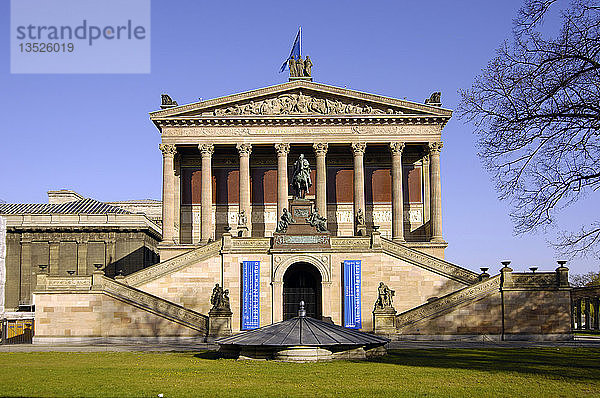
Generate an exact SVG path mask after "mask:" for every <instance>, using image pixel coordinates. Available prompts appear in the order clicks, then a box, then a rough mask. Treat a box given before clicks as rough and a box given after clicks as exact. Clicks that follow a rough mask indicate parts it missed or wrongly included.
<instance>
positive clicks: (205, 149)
mask: <svg viewBox="0 0 600 398" xmlns="http://www.w3.org/2000/svg"><path fill="white" fill-rule="evenodd" d="M198 149H199V150H200V153H201V154H202V156H203V157H204V156H212V154H213V153H214V152H215V146H214V145H213V144H200V145H198Z"/></svg>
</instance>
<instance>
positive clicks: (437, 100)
mask: <svg viewBox="0 0 600 398" xmlns="http://www.w3.org/2000/svg"><path fill="white" fill-rule="evenodd" d="M425 104H427V105H437V106H441V105H442V93H441V92H439V91H436V92H434V93H432V94H431V96H430V97H429V98H427V99H426V100H425Z"/></svg>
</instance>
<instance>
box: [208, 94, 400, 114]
mask: <svg viewBox="0 0 600 398" xmlns="http://www.w3.org/2000/svg"><path fill="white" fill-rule="evenodd" d="M403 113H404V112H402V110H400V109H398V108H396V109H394V108H391V107H388V108H384V107H382V106H381V105H379V104H370V103H367V102H354V101H350V100H349V99H346V98H344V99H337V98H327V97H316V96H314V95H306V94H305V93H303V92H302V91H301V90H299V91H297V92H291V93H286V94H280V95H278V96H276V97H273V98H267V99H263V100H258V101H254V100H251V101H249V102H247V103H241V104H240V103H238V104H234V105H231V106H228V107H221V108H216V109H214V110H212V111H209V112H204V113H202V116H253V115H294V114H298V115H302V114H317V115H384V114H388V115H401V114H403Z"/></svg>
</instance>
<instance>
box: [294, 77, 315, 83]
mask: <svg viewBox="0 0 600 398" xmlns="http://www.w3.org/2000/svg"><path fill="white" fill-rule="evenodd" d="M296 80H306V81H309V82H312V76H290V78H289V81H291V82H295V81H296Z"/></svg>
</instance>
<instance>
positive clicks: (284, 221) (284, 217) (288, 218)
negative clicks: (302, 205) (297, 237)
mask: <svg viewBox="0 0 600 398" xmlns="http://www.w3.org/2000/svg"><path fill="white" fill-rule="evenodd" d="M293 222H295V221H294V219H293V218H292V213H290V212H289V211H288V209H283V213H282V214H281V218H280V219H279V222H278V223H277V229H275V232H277V233H280V234H283V233H285V232H286V231H287V228H288V225H290V224H291V223H293Z"/></svg>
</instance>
